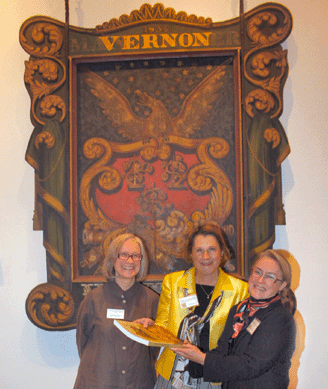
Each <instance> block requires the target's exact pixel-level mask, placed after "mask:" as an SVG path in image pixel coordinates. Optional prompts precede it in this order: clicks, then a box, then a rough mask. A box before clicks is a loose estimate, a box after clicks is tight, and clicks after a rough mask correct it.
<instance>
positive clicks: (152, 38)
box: [142, 34, 159, 49]
mask: <svg viewBox="0 0 328 389" xmlns="http://www.w3.org/2000/svg"><path fill="white" fill-rule="evenodd" d="M142 37H143V46H142V48H143V49H150V48H151V47H154V48H156V49H158V48H159V46H158V43H157V35H155V34H147V35H142Z"/></svg>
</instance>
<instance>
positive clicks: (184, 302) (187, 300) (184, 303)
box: [179, 294, 199, 309]
mask: <svg viewBox="0 0 328 389" xmlns="http://www.w3.org/2000/svg"><path fill="white" fill-rule="evenodd" d="M179 303H180V307H181V308H182V309H184V308H191V307H196V306H197V305H199V302H198V298H197V295H196V294H191V295H189V296H186V297H181V299H179Z"/></svg>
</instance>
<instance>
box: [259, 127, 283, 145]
mask: <svg viewBox="0 0 328 389" xmlns="http://www.w3.org/2000/svg"><path fill="white" fill-rule="evenodd" d="M263 137H264V139H265V140H266V141H267V142H268V143H272V148H273V149H275V148H276V147H277V146H278V145H279V143H280V134H279V132H278V131H277V130H276V129H275V128H267V129H266V130H265V131H264V134H263Z"/></svg>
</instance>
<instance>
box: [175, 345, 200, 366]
mask: <svg viewBox="0 0 328 389" xmlns="http://www.w3.org/2000/svg"><path fill="white" fill-rule="evenodd" d="M171 350H172V351H174V352H175V353H176V354H178V355H181V356H182V357H184V358H186V359H189V360H190V361H193V362H197V363H199V364H201V365H204V363H205V357H206V354H205V353H203V352H202V351H200V349H199V348H198V347H197V346H195V345H193V344H191V343H190V342H188V340H185V341H184V342H183V347H174V348H171Z"/></svg>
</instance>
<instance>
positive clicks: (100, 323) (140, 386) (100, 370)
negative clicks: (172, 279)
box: [74, 234, 159, 389]
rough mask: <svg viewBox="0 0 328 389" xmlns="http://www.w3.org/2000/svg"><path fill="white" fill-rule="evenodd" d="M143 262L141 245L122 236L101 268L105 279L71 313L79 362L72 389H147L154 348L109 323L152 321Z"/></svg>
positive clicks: (153, 304)
mask: <svg viewBox="0 0 328 389" xmlns="http://www.w3.org/2000/svg"><path fill="white" fill-rule="evenodd" d="M147 268H148V258H147V254H146V251H145V248H144V245H143V243H142V241H141V240H140V239H139V238H138V237H137V236H135V235H132V234H123V235H120V236H118V237H117V238H116V239H114V240H113V241H112V243H111V244H110V246H109V248H108V251H107V254H106V257H105V260H104V265H103V274H104V276H105V277H106V279H107V282H105V283H104V284H103V285H101V286H99V287H97V288H96V289H93V290H92V291H91V292H89V293H88V294H87V295H86V296H85V298H84V300H83V301H82V303H81V305H80V308H79V311H78V315H77V332H76V338H77V346H78V350H79V355H80V358H81V362H80V366H79V370H78V375H77V378H76V382H75V386H74V389H105V388H106V389H114V388H115V389H117V388H125V389H129V388H131V389H132V388H133V389H152V388H153V387H154V384H155V380H156V373H155V367H154V361H155V358H156V349H153V348H149V347H147V346H144V345H142V344H140V343H136V342H134V341H132V340H130V339H129V338H128V337H126V336H125V335H123V334H122V332H121V331H119V330H118V329H117V328H116V327H115V326H114V324H113V322H114V319H124V320H128V321H133V320H135V319H137V318H139V317H144V316H147V317H150V318H155V317H156V312H157V306H158V300H159V296H158V295H157V293H155V292H154V291H152V290H151V289H149V288H147V287H146V286H144V285H142V284H141V283H140V282H138V281H142V280H143V279H144V278H145V276H146V274H147Z"/></svg>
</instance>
